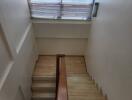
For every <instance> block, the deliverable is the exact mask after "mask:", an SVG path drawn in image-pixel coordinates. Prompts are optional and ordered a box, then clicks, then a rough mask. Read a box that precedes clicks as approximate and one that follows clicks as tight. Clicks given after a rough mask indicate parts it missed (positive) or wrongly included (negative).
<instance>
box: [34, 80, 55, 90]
mask: <svg viewBox="0 0 132 100" xmlns="http://www.w3.org/2000/svg"><path fill="white" fill-rule="evenodd" d="M55 90H56V84H55V83H44V82H34V83H33V84H32V91H35V92H49V93H50V92H55Z"/></svg>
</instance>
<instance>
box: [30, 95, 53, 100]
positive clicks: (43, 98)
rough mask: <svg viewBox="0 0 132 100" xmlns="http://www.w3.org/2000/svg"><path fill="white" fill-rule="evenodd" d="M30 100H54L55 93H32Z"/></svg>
mask: <svg viewBox="0 0 132 100" xmlns="http://www.w3.org/2000/svg"><path fill="white" fill-rule="evenodd" d="M32 100H55V93H33V94H32Z"/></svg>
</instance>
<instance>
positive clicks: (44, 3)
mask: <svg viewBox="0 0 132 100" xmlns="http://www.w3.org/2000/svg"><path fill="white" fill-rule="evenodd" d="M29 3H30V10H31V17H33V18H44V19H69V20H87V19H90V18H91V12H92V5H93V0H31V1H30V2H29Z"/></svg>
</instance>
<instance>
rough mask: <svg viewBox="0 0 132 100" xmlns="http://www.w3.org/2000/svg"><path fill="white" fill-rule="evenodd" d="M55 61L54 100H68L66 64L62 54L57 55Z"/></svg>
mask: <svg viewBox="0 0 132 100" xmlns="http://www.w3.org/2000/svg"><path fill="white" fill-rule="evenodd" d="M57 63H58V64H57V70H56V72H57V74H56V75H57V76H56V77H57V85H56V86H57V87H56V100H68V90H67V77H66V66H65V58H64V56H63V55H59V56H58V57H57Z"/></svg>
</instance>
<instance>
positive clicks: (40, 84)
mask: <svg viewBox="0 0 132 100" xmlns="http://www.w3.org/2000/svg"><path fill="white" fill-rule="evenodd" d="M65 65H66V74H67V89H68V100H106V98H105V96H103V94H102V93H101V92H100V90H99V89H98V87H97V85H96V84H95V82H94V80H92V79H91V77H90V76H89V74H88V73H87V70H86V65H85V59H84V57H83V56H65ZM32 80H33V82H32V100H55V96H56V57H55V56H39V59H38V61H37V63H36V67H35V70H34V73H33V77H32Z"/></svg>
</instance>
